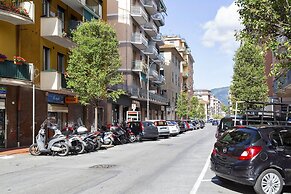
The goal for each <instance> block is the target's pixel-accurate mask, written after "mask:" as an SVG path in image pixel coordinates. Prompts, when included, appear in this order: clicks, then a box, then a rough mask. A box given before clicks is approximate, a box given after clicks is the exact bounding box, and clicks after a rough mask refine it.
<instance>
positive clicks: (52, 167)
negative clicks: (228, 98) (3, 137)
mask: <svg viewBox="0 0 291 194" xmlns="http://www.w3.org/2000/svg"><path fill="white" fill-rule="evenodd" d="M215 129H216V126H215V127H214V126H211V125H210V124H207V125H206V128H204V129H199V130H195V131H188V132H186V133H185V134H180V135H178V136H177V137H172V138H169V139H160V140H158V141H144V142H142V143H133V144H126V145H122V146H115V147H113V148H110V149H108V150H100V151H98V152H93V153H89V154H82V155H75V156H72V155H70V156H67V157H58V156H38V157H34V156H31V155H29V154H23V155H12V156H1V157H0V164H1V169H0V182H1V184H0V191H1V193H2V194H3V193H30V194H32V193H104V194H110V193H114V194H115V193H126V194H128V193H148V194H154V193H157V194H158V193H159V194H160V193H167V194H169V193H173V194H176V193H181V194H183V193H185V194H188V193H191V194H194V193H199V194H200V193H201V194H202V193H203V194H204V193H209V194H210V193H227V194H229V193H254V191H253V189H252V187H247V186H243V185H239V184H235V183H232V182H229V183H226V184H223V185H222V184H221V183H220V182H219V181H218V180H217V179H216V177H215V174H214V173H213V172H212V171H211V170H210V169H209V162H208V158H209V155H210V153H211V151H212V146H213V143H214V141H215V138H214V134H215ZM287 190H289V191H290V187H289V188H285V193H286V192H287Z"/></svg>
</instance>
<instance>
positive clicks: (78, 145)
mask: <svg viewBox="0 0 291 194" xmlns="http://www.w3.org/2000/svg"><path fill="white" fill-rule="evenodd" d="M73 133H74V129H73V127H72V126H70V124H69V125H67V126H66V127H65V128H64V129H63V131H62V134H64V135H65V136H66V138H67V140H68V143H69V148H70V151H71V152H73V153H75V154H82V153H84V152H85V147H86V143H85V142H84V141H83V140H82V138H80V137H79V136H78V135H75V134H73Z"/></svg>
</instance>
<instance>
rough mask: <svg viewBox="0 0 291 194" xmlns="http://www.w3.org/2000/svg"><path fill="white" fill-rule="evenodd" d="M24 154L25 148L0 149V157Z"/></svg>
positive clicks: (26, 150)
mask: <svg viewBox="0 0 291 194" xmlns="http://www.w3.org/2000/svg"><path fill="white" fill-rule="evenodd" d="M26 153H28V148H27V147H25V148H24V147H22V148H9V149H0V156H9V155H14V154H26Z"/></svg>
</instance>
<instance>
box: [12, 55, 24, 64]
mask: <svg viewBox="0 0 291 194" xmlns="http://www.w3.org/2000/svg"><path fill="white" fill-rule="evenodd" d="M13 60H14V64H16V65H22V64H23V63H25V62H26V60H25V59H24V58H22V57H20V56H14V57H13Z"/></svg>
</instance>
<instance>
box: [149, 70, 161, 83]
mask: <svg viewBox="0 0 291 194" xmlns="http://www.w3.org/2000/svg"><path fill="white" fill-rule="evenodd" d="M149 79H150V80H154V81H156V80H158V79H159V73H158V71H157V70H155V69H153V68H150V73H149Z"/></svg>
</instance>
